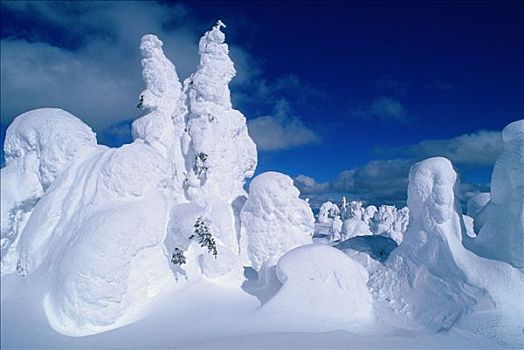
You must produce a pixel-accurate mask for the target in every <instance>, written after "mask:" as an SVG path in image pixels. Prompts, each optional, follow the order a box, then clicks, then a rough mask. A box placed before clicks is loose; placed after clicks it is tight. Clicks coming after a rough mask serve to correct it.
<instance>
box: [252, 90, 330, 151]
mask: <svg viewBox="0 0 524 350" xmlns="http://www.w3.org/2000/svg"><path fill="white" fill-rule="evenodd" d="M247 126H248V130H249V135H250V136H251V137H252V138H253V140H254V141H255V143H256V144H257V148H258V150H260V151H277V150H283V149H287V148H292V147H298V146H303V145H307V144H310V143H315V142H319V141H320V137H319V136H318V135H317V133H316V132H314V131H313V130H311V129H309V128H308V127H307V126H306V125H305V124H304V123H303V122H302V120H301V119H300V118H299V117H297V116H295V115H294V114H293V112H292V109H291V107H290V105H289V103H288V102H287V101H286V100H285V99H280V100H278V101H277V103H276V104H275V106H274V111H273V115H265V116H260V117H257V118H254V119H251V120H248V123H247Z"/></svg>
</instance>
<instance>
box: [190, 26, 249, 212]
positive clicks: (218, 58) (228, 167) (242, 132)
mask: <svg viewBox="0 0 524 350" xmlns="http://www.w3.org/2000/svg"><path fill="white" fill-rule="evenodd" d="M223 27H225V25H224V23H222V21H218V22H217V23H216V25H215V26H214V27H213V28H212V29H211V30H209V31H207V32H206V33H205V34H204V35H203V36H202V38H201V39H200V45H199V54H200V64H199V66H198V68H197V71H196V72H195V73H194V74H193V75H192V76H191V77H190V78H188V79H187V80H186V81H185V83H184V84H185V87H184V89H185V92H186V93H187V95H188V108H189V115H188V124H187V130H188V136H189V138H190V143H189V146H188V149H187V152H186V159H188V160H189V162H190V163H189V167H188V169H189V174H188V175H189V181H188V184H189V185H190V186H189V191H188V192H189V196H190V197H191V196H193V195H197V196H198V192H200V190H203V191H204V192H205V193H207V194H214V195H218V196H219V197H220V198H221V199H222V200H224V201H225V202H228V203H231V202H232V201H233V200H234V199H235V198H236V197H237V196H239V195H242V194H244V193H245V192H244V190H243V183H244V180H245V178H246V177H251V176H252V175H253V173H254V170H255V167H256V163H257V155H256V146H255V144H254V142H253V140H251V138H250V137H249V135H248V132H247V126H246V119H245V118H244V116H243V115H242V113H240V112H239V111H237V110H235V109H233V108H232V106H231V98H230V92H229V86H228V84H229V82H230V81H231V79H232V78H233V77H234V76H235V74H236V71H235V68H234V66H233V61H231V59H230V58H229V55H228V54H229V49H228V46H227V44H225V43H224V41H225V35H224V33H223V32H222V31H221V28H223ZM195 178H198V181H195Z"/></svg>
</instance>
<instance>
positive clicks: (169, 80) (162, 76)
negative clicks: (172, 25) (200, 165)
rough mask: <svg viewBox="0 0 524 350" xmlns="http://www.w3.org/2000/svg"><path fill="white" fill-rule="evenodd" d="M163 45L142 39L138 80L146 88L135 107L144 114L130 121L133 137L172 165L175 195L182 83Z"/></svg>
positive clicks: (179, 177) (180, 164) (180, 163)
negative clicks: (141, 80)
mask: <svg viewBox="0 0 524 350" xmlns="http://www.w3.org/2000/svg"><path fill="white" fill-rule="evenodd" d="M162 46H163V43H162V41H161V40H160V39H158V38H157V37H156V36H155V35H152V34H148V35H144V36H143V37H142V40H141V42H140V52H141V54H142V77H143V79H144V82H145V84H146V89H145V90H144V91H143V92H142V93H141V94H140V101H139V106H140V108H141V109H144V110H145V111H147V112H148V114H146V115H145V116H143V117H141V118H139V119H137V120H135V121H134V122H133V128H132V131H133V137H134V139H136V140H143V141H144V142H146V143H148V144H150V145H151V146H153V147H154V148H155V149H156V150H157V151H158V152H159V153H160V154H162V155H163V156H164V157H165V158H166V159H169V160H170V161H171V163H172V164H173V172H174V174H173V175H174V179H175V183H174V184H173V185H174V186H176V188H175V190H176V192H179V193H178V195H180V192H181V189H182V184H183V181H184V179H185V175H184V174H185V173H186V166H185V161H184V156H183V154H182V137H183V134H184V129H185V120H184V116H185V114H186V113H187V107H186V106H185V101H184V100H185V97H184V95H183V94H182V84H181V83H180V80H179V79H178V75H177V72H176V68H175V66H174V65H173V63H171V61H170V60H169V59H168V58H167V57H166V56H165V55H164V51H163V50H162Z"/></svg>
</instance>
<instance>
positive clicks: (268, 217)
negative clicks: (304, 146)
mask: <svg viewBox="0 0 524 350" xmlns="http://www.w3.org/2000/svg"><path fill="white" fill-rule="evenodd" d="M299 195H300V192H299V191H298V189H297V188H296V187H295V186H294V185H293V180H292V179H291V178H290V177H289V176H287V175H284V174H281V173H277V172H266V173H263V174H260V175H258V176H257V177H256V178H255V179H254V180H253V181H252V182H251V184H250V186H249V197H248V198H247V201H246V203H245V204H244V207H243V208H242V211H241V213H240V220H241V225H242V226H241V231H242V235H245V236H246V237H247V245H248V247H247V251H248V256H249V258H250V260H251V262H252V264H253V267H254V268H255V269H256V270H260V268H261V267H262V265H264V264H265V265H266V266H267V267H270V266H273V265H276V263H277V261H278V259H280V257H281V256H282V255H284V254H285V253H286V252H288V251H289V250H291V249H293V248H295V247H298V246H301V245H305V244H310V243H312V238H311V237H312V236H313V230H314V226H315V218H314V216H313V212H312V211H311V208H310V207H309V205H308V204H307V203H306V201H304V200H302V199H300V198H299Z"/></svg>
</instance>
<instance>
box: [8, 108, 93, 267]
mask: <svg viewBox="0 0 524 350" xmlns="http://www.w3.org/2000/svg"><path fill="white" fill-rule="evenodd" d="M96 149H98V147H97V146H96V137H95V134H94V133H93V131H92V130H91V129H90V128H89V127H88V126H87V125H85V124H84V123H83V122H82V121H81V120H80V119H78V118H77V117H75V116H73V115H72V114H70V113H68V112H66V111H63V110H61V109H57V108H40V109H35V110H32V111H29V112H26V113H23V114H21V115H19V116H18V117H16V118H15V120H14V121H13V123H11V125H10V126H9V128H8V129H7V133H6V139H5V144H4V152H5V157H6V166H5V167H4V168H2V170H1V184H2V186H1V187H0V191H1V193H0V195H1V198H0V200H1V203H0V204H1V205H0V206H1V230H0V239H1V241H0V242H1V259H2V275H4V274H6V273H12V272H14V270H15V268H16V261H17V260H18V252H17V244H18V241H19V239H20V236H21V233H22V231H23V229H24V227H25V224H26V223H27V221H28V219H29V217H30V215H31V212H32V211H33V209H34V207H35V205H36V204H37V202H38V201H39V200H40V198H41V197H42V195H43V194H44V191H45V190H46V189H47V188H48V187H49V186H50V185H51V184H52V183H53V182H54V181H55V179H56V178H57V177H59V176H60V175H61V174H62V173H64V172H65V171H66V170H67V168H68V167H69V166H70V165H71V164H72V163H73V162H75V161H77V160H79V159H81V158H83V157H86V156H87V155H89V154H90V153H92V152H93V151H95V150H96Z"/></svg>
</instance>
